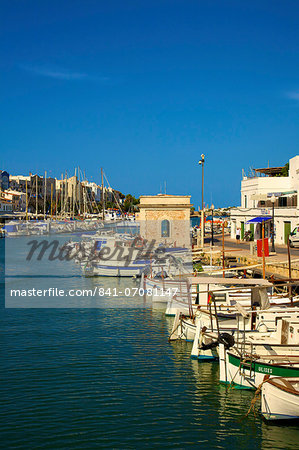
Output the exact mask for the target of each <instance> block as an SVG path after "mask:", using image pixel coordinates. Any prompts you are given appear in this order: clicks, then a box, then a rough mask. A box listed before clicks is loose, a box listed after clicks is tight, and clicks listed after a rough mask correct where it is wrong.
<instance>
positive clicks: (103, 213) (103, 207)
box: [101, 167, 105, 221]
mask: <svg viewBox="0 0 299 450" xmlns="http://www.w3.org/2000/svg"><path fill="white" fill-rule="evenodd" d="M101 178H102V218H103V221H104V220H105V194H104V174H103V167H101Z"/></svg>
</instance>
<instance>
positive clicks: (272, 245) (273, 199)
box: [271, 194, 276, 252]
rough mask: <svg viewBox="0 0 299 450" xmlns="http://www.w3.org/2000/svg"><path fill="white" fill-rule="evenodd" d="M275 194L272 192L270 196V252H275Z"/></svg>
mask: <svg viewBox="0 0 299 450" xmlns="http://www.w3.org/2000/svg"><path fill="white" fill-rule="evenodd" d="M275 200H276V198H275V195H274V194H273V195H272V197H271V202H272V238H271V241H272V243H271V252H275V246H274V229H275V228H274V204H275Z"/></svg>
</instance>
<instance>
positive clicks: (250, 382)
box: [219, 319, 299, 389]
mask: <svg viewBox="0 0 299 450" xmlns="http://www.w3.org/2000/svg"><path fill="white" fill-rule="evenodd" d="M298 336H299V321H296V322H293V321H292V320H287V319H278V320H277V329H276V331H275V332H271V333H269V332H266V333H258V332H252V333H250V334H247V335H246V339H245V335H244V334H243V335H242V337H241V336H239V337H237V338H236V344H235V345H234V346H233V347H232V348H229V349H228V348H225V346H224V345H223V344H220V345H219V360H220V382H221V383H224V384H231V385H234V386H236V387H237V388H241V389H256V388H257V387H258V386H259V385H260V384H261V383H262V382H263V379H264V375H271V376H275V377H299V340H298Z"/></svg>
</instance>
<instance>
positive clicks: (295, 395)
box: [261, 377, 299, 420]
mask: <svg viewBox="0 0 299 450" xmlns="http://www.w3.org/2000/svg"><path fill="white" fill-rule="evenodd" d="M261 413H262V415H263V417H264V418H265V419H266V420H286V419H299V377H298V378H286V377H277V378H269V379H267V380H265V381H264V382H263V385H262V393H261Z"/></svg>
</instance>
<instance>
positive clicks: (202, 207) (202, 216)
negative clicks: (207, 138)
mask: <svg viewBox="0 0 299 450" xmlns="http://www.w3.org/2000/svg"><path fill="white" fill-rule="evenodd" d="M200 156H201V160H200V161H198V164H199V165H201V169H202V176H201V241H202V242H201V245H202V247H203V246H204V236H205V214H204V203H203V189H204V165H205V155H204V154H202V155H200Z"/></svg>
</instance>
